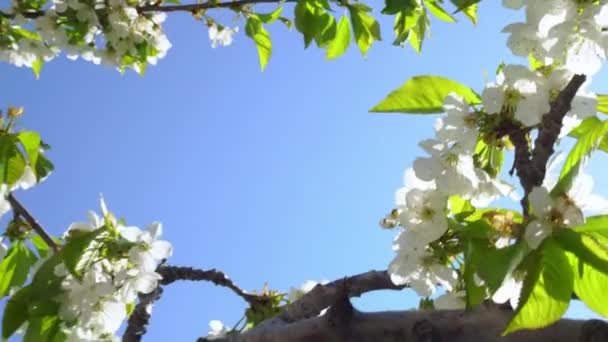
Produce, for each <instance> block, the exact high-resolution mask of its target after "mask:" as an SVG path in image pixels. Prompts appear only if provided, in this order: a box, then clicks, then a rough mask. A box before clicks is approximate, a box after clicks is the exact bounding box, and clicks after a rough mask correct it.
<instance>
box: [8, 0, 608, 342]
mask: <svg viewBox="0 0 608 342" xmlns="http://www.w3.org/2000/svg"><path fill="white" fill-rule="evenodd" d="M499 3H500V2H499V1H484V2H482V4H481V7H480V22H479V25H478V26H477V27H473V25H472V24H471V23H469V22H468V21H467V20H465V19H464V18H463V17H459V18H460V22H459V23H458V24H456V25H448V24H444V23H441V22H438V21H436V20H433V26H432V29H431V32H432V39H429V40H427V41H426V43H425V46H424V51H423V54H422V56H418V55H416V54H415V53H414V52H413V51H412V50H411V49H409V48H407V49H401V48H398V47H393V46H392V45H391V44H390V43H391V42H392V39H393V33H392V31H391V27H392V25H391V24H392V23H391V21H390V19H387V18H384V19H383V20H382V24H383V25H382V28H383V31H382V34H383V37H384V41H383V42H382V43H380V44H376V45H375V46H373V48H372V49H371V50H370V52H369V56H368V58H367V59H364V58H362V57H361V56H360V54H359V52H358V51H357V49H356V48H355V46H351V48H350V49H349V51H348V52H347V54H346V55H345V56H344V57H343V58H341V59H339V60H336V61H332V62H327V61H326V60H325V59H324V52H323V51H322V50H319V49H315V48H312V49H309V50H306V51H304V50H303V42H302V38H301V36H300V35H299V34H298V33H297V32H289V31H287V29H286V28H285V27H284V26H283V25H281V24H280V23H276V24H273V25H271V26H270V31H271V34H272V38H273V42H274V52H273V56H272V59H271V61H270V63H269V65H268V68H267V70H266V71H265V72H263V73H261V72H260V71H259V67H258V61H257V55H256V51H255V48H254V46H253V43H252V42H251V41H250V40H249V39H248V38H247V37H246V36H245V35H244V32H240V33H239V34H238V35H237V36H236V39H235V42H234V45H233V46H231V47H229V48H218V49H212V48H211V47H210V43H209V40H208V37H207V30H206V28H205V27H204V26H203V24H202V23H201V22H196V21H194V20H193V19H192V18H191V17H189V16H188V15H185V14H176V15H172V16H170V18H169V19H168V22H167V24H166V29H167V33H168V36H169V38H170V40H171V42H172V43H173V48H172V49H171V50H170V51H169V54H168V56H167V57H166V58H165V59H164V60H162V61H161V62H160V63H159V65H158V66H156V67H151V68H150V69H149V71H148V73H147V74H146V76H145V77H143V78H142V77H139V76H138V75H136V74H135V73H133V72H128V73H127V74H125V75H124V76H121V75H120V74H119V73H118V72H116V71H114V70H112V69H108V68H104V67H100V66H95V65H92V64H89V63H86V62H80V61H78V62H72V61H69V60H67V59H65V58H60V59H58V60H56V61H53V62H51V63H50V64H48V65H45V67H44V69H43V72H42V77H41V79H40V80H38V81H37V80H35V79H34V76H33V75H32V74H31V72H30V71H29V70H27V69H17V68H14V67H11V66H8V65H5V64H2V65H0V75H2V79H3V83H4V86H3V87H2V88H3V91H2V101H1V102H2V106H3V107H4V106H6V105H23V106H25V107H26V110H27V111H26V116H25V118H24V120H23V121H22V123H23V127H27V128H30V129H35V130H38V131H39V132H41V133H42V135H43V137H44V139H45V140H46V141H48V142H49V143H50V144H51V145H52V146H53V150H52V151H51V152H50V153H49V156H50V158H51V159H52V160H53V161H54V162H55V164H56V171H55V173H54V174H53V175H52V176H51V177H50V178H49V179H48V180H47V181H46V182H45V183H43V184H41V185H39V186H38V187H37V188H35V189H34V190H30V191H27V192H21V193H19V194H18V197H19V198H21V199H22V200H23V202H24V203H25V204H26V205H27V206H28V207H29V208H30V209H31V211H32V212H33V213H34V214H35V215H36V217H37V218H38V219H39V220H40V222H42V223H43V224H44V225H45V226H46V227H47V228H48V229H49V230H50V231H52V232H53V233H55V234H60V233H61V232H63V231H64V230H65V228H66V227H67V226H68V225H69V224H70V223H71V222H73V221H77V220H82V219H84V218H85V212H86V210H88V209H97V208H98V194H99V193H100V192H103V194H104V196H105V198H106V201H107V203H108V205H109V207H110V209H111V210H112V211H114V212H115V213H116V214H117V215H118V216H122V217H125V218H127V220H128V222H129V223H132V224H137V225H140V226H145V225H146V224H147V223H149V222H152V221H154V220H159V221H161V222H162V223H163V225H164V237H165V238H166V239H168V240H170V241H171V242H172V243H173V245H174V248H175V253H174V256H173V257H172V258H171V260H170V262H171V263H172V264H176V265H190V266H195V267H200V268H204V269H208V268H219V269H221V270H223V271H225V272H226V273H227V274H228V275H229V276H230V277H231V278H232V279H234V280H235V281H236V282H238V283H239V284H240V285H241V286H242V287H244V288H245V289H249V290H253V289H259V288H261V287H262V286H263V285H264V282H268V284H269V286H270V287H271V288H275V289H279V290H283V291H287V290H288V289H289V287H290V286H296V285H299V284H300V283H302V282H303V281H305V280H307V279H317V280H318V279H336V278H339V277H342V276H344V275H350V274H355V273H360V272H365V271H368V270H370V269H382V268H386V266H387V264H388V262H389V261H390V259H391V257H392V251H391V241H392V238H393V236H394V232H391V231H382V230H381V229H379V227H378V224H377V223H378V220H379V219H380V218H381V217H383V215H384V214H385V213H386V212H387V211H388V210H390V209H391V207H392V205H393V198H394V191H395V190H396V189H397V188H398V187H400V186H401V184H402V174H403V170H404V169H405V168H406V167H408V166H409V165H411V163H412V161H413V159H414V158H415V157H416V156H418V155H420V154H421V153H420V150H419V149H418V147H417V146H416V143H417V142H418V141H419V140H421V139H423V138H425V137H430V136H431V135H432V134H433V132H432V126H431V123H432V122H433V120H434V117H423V116H402V115H388V114H386V115H378V114H369V113H368V112H367V110H368V109H369V108H371V107H372V106H373V105H375V104H376V103H377V102H378V101H379V100H381V99H382V98H383V97H384V96H385V95H386V94H387V93H388V92H389V91H390V90H392V89H394V88H395V87H397V86H399V85H400V84H401V83H402V82H403V81H405V80H406V79H407V78H409V77H411V76H414V75H418V74H438V75H444V76H446V77H450V78H453V79H455V80H458V81H461V82H463V83H466V84H468V85H470V86H472V87H474V88H475V89H478V90H479V89H480V88H481V86H482V85H483V83H484V79H492V78H493V75H494V70H495V68H496V66H497V65H498V63H499V62H500V61H501V60H506V61H509V60H512V58H511V57H510V54H509V52H508V50H507V49H506V47H505V45H504V42H505V39H506V37H505V36H504V35H503V34H500V33H499V32H500V30H501V29H502V27H503V26H504V25H505V24H507V23H508V22H510V21H513V20H514V18H516V13H514V12H509V11H507V10H503V9H502V8H499ZM376 13H378V9H376ZM378 16H381V15H380V14H378ZM219 18H221V19H223V20H224V23H225V24H230V21H229V20H230V15H228V14H227V13H224V14H221V15H220V16H219ZM241 31H244V30H243V28H242V27H241ZM598 84H599V82H598ZM600 90H601V89H600ZM603 90H604V92H606V91H608V90H606V89H603ZM603 185H606V184H603ZM604 188H605V187H604ZM355 303H356V305H357V306H358V307H359V308H361V309H365V310H380V309H397V308H408V307H412V306H414V305H416V304H417V299H416V298H415V296H414V295H413V294H412V293H410V292H408V291H405V292H401V293H388V294H387V293H381V294H370V295H369V296H366V297H364V299H362V300H356V302H355ZM243 308H244V303H243V302H242V301H241V300H240V299H239V298H237V297H235V296H234V295H233V294H232V293H230V292H229V291H227V290H225V289H223V288H216V287H215V286H213V285H211V284H208V283H180V284H174V285H171V286H169V287H167V288H166V289H165V293H164V296H163V298H162V299H161V301H160V302H158V303H157V304H156V306H155V307H154V313H153V319H152V325H151V327H150V329H149V333H148V335H147V337H146V340H148V341H165V340H170V339H172V340H174V341H188V340H195V339H196V337H198V336H201V335H205V334H206V332H207V324H208V322H209V320H212V319H220V320H222V321H224V322H226V323H228V324H234V323H235V322H236V321H237V320H238V319H239V318H240V317H241V314H242V313H243ZM571 314H572V315H576V316H582V317H589V313H588V312H587V311H583V310H580V309H575V310H572V311H571Z"/></svg>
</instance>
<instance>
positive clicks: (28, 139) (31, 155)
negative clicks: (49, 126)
mask: <svg viewBox="0 0 608 342" xmlns="http://www.w3.org/2000/svg"><path fill="white" fill-rule="evenodd" d="M17 139H18V140H19V142H20V143H21V145H22V146H23V149H24V150H25V154H26V155H27V159H28V161H29V162H30V165H31V166H32V167H33V168H34V169H35V166H36V163H37V162H38V154H39V153H40V142H41V139H40V134H38V133H36V132H33V131H22V132H19V134H17ZM34 172H35V170H34Z"/></svg>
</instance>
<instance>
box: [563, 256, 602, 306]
mask: <svg viewBox="0 0 608 342" xmlns="http://www.w3.org/2000/svg"><path fill="white" fill-rule="evenodd" d="M567 254H568V258H569V259H570V263H571V265H572V272H573V273H574V293H576V296H577V297H578V299H580V300H581V301H582V302H583V303H585V305H587V307H589V308H590V309H591V310H593V311H594V312H596V313H598V314H600V315H602V316H604V317H608V291H606V289H607V288H608V275H607V274H605V273H602V272H599V271H598V270H596V269H594V268H593V267H591V266H590V265H589V264H587V263H585V262H584V261H582V260H581V259H579V258H578V257H577V256H576V255H574V254H572V253H567Z"/></svg>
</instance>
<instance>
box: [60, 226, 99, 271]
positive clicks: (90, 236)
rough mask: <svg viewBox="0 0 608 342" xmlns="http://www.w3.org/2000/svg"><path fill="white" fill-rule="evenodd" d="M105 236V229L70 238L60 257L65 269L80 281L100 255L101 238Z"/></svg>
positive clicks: (82, 233) (81, 233)
mask: <svg viewBox="0 0 608 342" xmlns="http://www.w3.org/2000/svg"><path fill="white" fill-rule="evenodd" d="M106 236H107V230H106V228H105V227H101V228H98V229H95V230H92V231H85V232H78V233H76V234H74V235H72V236H71V237H70V239H69V240H68V241H67V243H66V244H65V246H64V247H63V249H62V250H61V257H62V259H63V263H64V264H65V266H66V267H67V269H68V270H69V271H70V273H72V274H73V275H74V276H75V277H76V278H78V279H82V276H83V271H84V270H86V269H88V268H89V267H90V266H91V264H92V263H93V262H94V261H95V259H96V258H97V257H98V256H99V254H100V252H101V251H100V248H101V246H102V245H103V238H105V237H106Z"/></svg>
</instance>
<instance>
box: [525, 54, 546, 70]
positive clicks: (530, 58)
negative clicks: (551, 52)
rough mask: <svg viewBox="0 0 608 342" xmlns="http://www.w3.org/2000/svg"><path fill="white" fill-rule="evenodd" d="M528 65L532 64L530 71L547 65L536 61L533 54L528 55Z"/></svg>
mask: <svg viewBox="0 0 608 342" xmlns="http://www.w3.org/2000/svg"><path fill="white" fill-rule="evenodd" d="M528 63H529V64H530V69H532V70H534V71H536V70H538V69H540V68H542V67H544V66H545V64H544V63H543V62H541V61H539V60H538V59H536V57H534V55H532V54H529V55H528Z"/></svg>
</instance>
